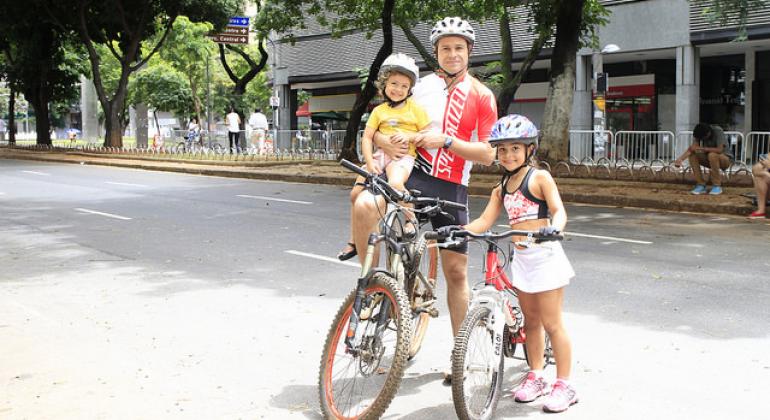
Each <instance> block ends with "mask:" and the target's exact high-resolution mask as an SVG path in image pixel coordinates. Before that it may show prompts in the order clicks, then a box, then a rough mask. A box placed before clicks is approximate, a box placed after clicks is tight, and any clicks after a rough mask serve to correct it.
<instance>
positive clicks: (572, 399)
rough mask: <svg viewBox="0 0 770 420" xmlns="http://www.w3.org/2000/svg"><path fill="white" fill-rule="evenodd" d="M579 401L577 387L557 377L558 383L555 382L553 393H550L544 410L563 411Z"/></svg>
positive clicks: (551, 411) (548, 411)
mask: <svg viewBox="0 0 770 420" xmlns="http://www.w3.org/2000/svg"><path fill="white" fill-rule="evenodd" d="M577 402H578V398H577V392H575V388H572V387H571V386H569V385H567V384H566V383H564V381H562V380H560V379H557V380H556V383H555V384H553V389H551V394H550V395H548V401H546V402H545V404H543V411H545V412H546V413H561V412H562V411H565V410H566V409H568V408H569V407H570V406H571V405H572V404H575V403H577Z"/></svg>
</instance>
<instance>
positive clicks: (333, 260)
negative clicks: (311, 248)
mask: <svg viewBox="0 0 770 420" xmlns="http://www.w3.org/2000/svg"><path fill="white" fill-rule="evenodd" d="M284 252H286V253H287V254H292V255H299V256H300V257H308V258H313V259H316V260H321V261H326V262H331V263H335V264H342V265H347V266H348V267H355V268H361V264H358V263H354V262H350V261H340V260H338V259H336V258H331V257H326V256H324V255H317V254H310V253H307V252H302V251H295V250H293V249H287V250H286V251H284Z"/></svg>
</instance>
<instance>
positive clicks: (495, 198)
mask: <svg viewBox="0 0 770 420" xmlns="http://www.w3.org/2000/svg"><path fill="white" fill-rule="evenodd" d="M502 208H503V200H502V198H500V186H497V187H495V188H494V189H493V190H492V194H491V195H490V196H489V202H488V203H487V207H486V208H485V209H484V212H483V213H481V216H479V217H478V218H477V219H476V220H474V221H472V222H470V223H468V224H467V225H465V229H466V230H469V231H471V232H473V233H484V232H486V231H488V230H489V228H491V227H492V225H493V224H494V223H495V221H496V220H497V216H499V215H500V209H502Z"/></svg>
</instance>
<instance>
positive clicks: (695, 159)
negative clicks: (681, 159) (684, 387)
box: [687, 153, 706, 185]
mask: <svg viewBox="0 0 770 420" xmlns="http://www.w3.org/2000/svg"><path fill="white" fill-rule="evenodd" d="M687 161H688V162H690V168H692V174H693V176H695V183H696V184H697V185H706V181H705V180H704V179H703V171H702V170H701V168H700V167H701V165H704V166H705V165H706V157H705V156H703V153H692V154H690V156H689V157H688V158H687Z"/></svg>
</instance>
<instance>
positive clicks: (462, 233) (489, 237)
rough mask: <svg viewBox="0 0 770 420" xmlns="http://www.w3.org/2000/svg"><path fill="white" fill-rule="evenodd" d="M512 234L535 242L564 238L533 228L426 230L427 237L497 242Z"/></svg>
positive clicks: (561, 235)
mask: <svg viewBox="0 0 770 420" xmlns="http://www.w3.org/2000/svg"><path fill="white" fill-rule="evenodd" d="M511 236H526V237H528V238H532V239H535V242H537V243H540V242H549V241H561V240H563V239H564V235H563V234H560V233H559V234H553V235H543V234H541V233H540V232H536V231H531V230H507V231H504V232H500V233H495V232H492V231H486V232H484V233H473V232H471V231H469V230H456V231H453V232H451V233H450V234H449V235H442V234H441V233H439V232H435V231H433V232H425V239H439V240H441V239H466V240H468V239H479V240H483V241H489V242H497V241H499V240H500V239H505V238H510V237H511Z"/></svg>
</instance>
